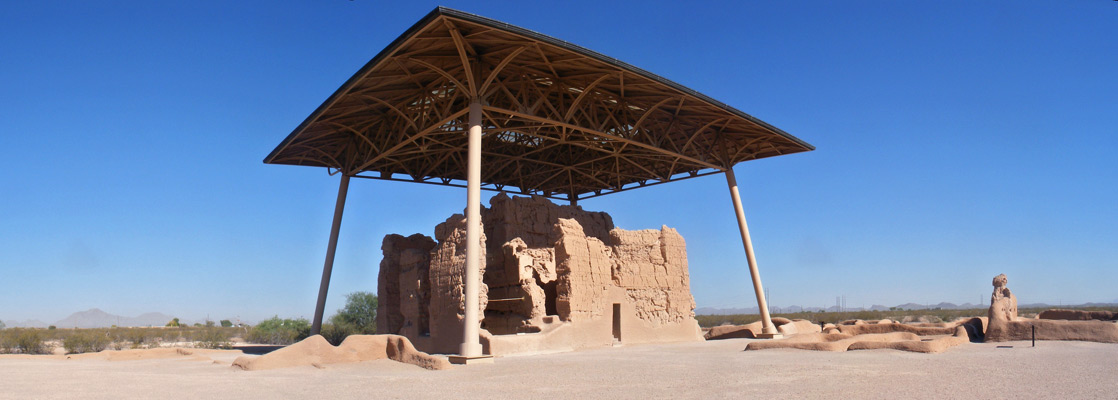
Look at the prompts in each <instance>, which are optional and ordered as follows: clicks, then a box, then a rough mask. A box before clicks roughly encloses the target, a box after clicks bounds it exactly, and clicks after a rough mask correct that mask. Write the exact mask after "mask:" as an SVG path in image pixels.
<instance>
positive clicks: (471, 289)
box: [459, 98, 481, 357]
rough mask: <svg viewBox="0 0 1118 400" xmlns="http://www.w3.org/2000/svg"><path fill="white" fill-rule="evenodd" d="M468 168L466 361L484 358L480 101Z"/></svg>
mask: <svg viewBox="0 0 1118 400" xmlns="http://www.w3.org/2000/svg"><path fill="white" fill-rule="evenodd" d="M469 135H470V136H469V151H468V156H467V159H468V164H469V165H468V168H467V171H466V180H467V182H466V278H465V279H466V282H465V286H466V290H465V293H464V295H465V299H464V301H465V302H466V317H465V321H464V323H465V329H463V333H462V347H461V350H460V352H459V354H460V355H462V356H463V357H478V356H481V340H480V339H479V332H478V330H479V329H480V326H481V324H480V322H479V320H478V309H479V308H481V305H480V304H479V299H478V290H479V288H478V282H479V281H480V280H481V279H479V277H478V269H479V268H478V262H479V261H480V257H481V99H478V98H474V99H472V100H471V101H470V134H469Z"/></svg>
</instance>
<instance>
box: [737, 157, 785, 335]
mask: <svg viewBox="0 0 1118 400" xmlns="http://www.w3.org/2000/svg"><path fill="white" fill-rule="evenodd" d="M726 183H727V184H728V185H729V186H730V198H731V199H733V201H734V212H735V213H737V217H738V228H740V230H741V243H742V245H743V246H745V258H746V261H747V262H748V263H749V275H750V277H751V278H752V279H753V292H754V293H755V294H756V295H757V308H758V309H760V311H761V324H762V329H761V330H762V335H764V336H763V337H769V338H771V337H779V336H780V333H778V332H777V330H776V327H775V326H773V321H772V318H769V305H768V303H766V302H765V292H764V290H765V289H764V288H762V287H761V274H760V273H759V272H757V259H756V257H754V256H753V241H752V240H751V239H750V238H749V226H748V225H746V223H745V210H743V209H742V206H741V195H740V194H738V181H737V178H735V177H734V169H733V168H727V169H726Z"/></svg>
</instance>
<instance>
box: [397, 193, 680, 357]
mask: <svg viewBox="0 0 1118 400" xmlns="http://www.w3.org/2000/svg"><path fill="white" fill-rule="evenodd" d="M490 205H491V207H490V208H483V209H482V221H483V228H482V231H483V232H484V236H483V238H482V248H483V249H484V253H485V254H484V255H483V257H484V261H485V262H484V263H482V268H483V270H482V273H481V276H482V285H481V290H480V299H479V300H480V302H481V309H482V310H484V315H483V316H482V318H483V320H482V322H481V323H482V328H483V346H484V347H485V348H486V350H487V351H488V352H490V353H491V354H507V353H512V352H525V351H545V350H562V349H575V348H583V347H593V346H604V345H611V344H613V343H615V342H617V341H620V342H626V343H629V342H631V343H639V342H653V341H681V340H702V339H701V331H700V329H699V327H698V323H697V322H695V319H694V308H695V302H694V299H693V297H692V296H691V291H690V280H689V277H688V271H687V251H686V244H685V242H684V240H683V237H682V236H680V235H679V233H678V232H676V231H675V230H674V229H671V228H668V227H661V228H660V229H659V230H654V229H648V230H641V231H626V230H623V229H617V228H614V227H613V221H612V219H611V218H610V216H609V215H608V214H606V213H603V212H588V211H583V210H582V209H581V208H580V207H574V206H563V205H556V204H553V203H551V202H550V201H548V200H547V199H544V198H531V197H515V198H510V197H508V196H506V195H504V194H498V195H497V196H495V197H494V198H493V199H491V200H490ZM464 225H465V218H464V217H463V216H462V215H459V214H456V215H454V216H451V217H450V218H449V219H447V221H446V222H444V223H442V224H439V226H438V227H436V229H435V237H436V239H437V240H438V242H437V244H435V245H434V246H433V247H431V248H430V252H429V254H430V256H429V257H428V260H427V262H428V265H427V268H426V271H427V275H428V276H427V280H426V282H428V283H427V286H426V287H427V291H426V292H423V287H424V284H423V282H424V280H423V278H422V277H419V276H416V275H415V274H414V272H410V271H423V270H424V268H422V267H416V266H408V265H410V264H408V265H404V264H400V265H396V264H397V263H401V262H403V261H405V260H407V261H416V262H420V263H422V261H417V259H416V258H414V257H410V256H404V255H403V254H400V253H401V252H414V251H417V250H421V249H422V248H423V246H426V245H427V244H429V243H433V242H431V241H429V240H430V239H428V242H424V241H422V240H419V239H412V238H415V237H416V236H422V235H413V236H412V237H409V238H408V239H409V240H410V242H409V245H401V244H398V243H399V241H400V239H392V240H393V243H392V245H391V246H390V245H389V241H390V238H392V237H393V236H395V237H399V236H398V235H390V236H389V237H387V238H385V243H386V244H385V246H383V249H384V251H385V256H384V260H385V261H383V262H382V267H381V268H382V270H381V279H380V285H379V293H380V295H381V298H382V300H381V302H380V304H381V308H380V309H379V310H378V311H379V312H380V313H381V314H384V315H385V317H384V319H385V320H386V321H388V322H387V323H386V324H384V325H378V326H383V327H384V330H383V331H382V332H383V333H398V334H401V335H404V336H407V337H408V338H409V339H411V340H412V341H413V342H414V343H415V344H416V346H417V347H418V348H420V349H423V350H425V351H433V352H443V353H454V352H457V348H458V345H459V344H460V343H461V334H462V321H463V314H464V309H465V307H464V303H463V299H462V293H463V285H462V277H463V275H464V266H465V254H464V253H465V251H464V246H463V244H464V240H465V226H464ZM413 242H414V243H421V244H422V245H415V244H414V243H413ZM405 273H411V274H412V275H407V276H405V275H404V274H405ZM393 276H397V277H396V278H393ZM393 279H395V281H394V280H393ZM397 287H398V288H397ZM394 288H395V289H394ZM385 296H387V297H390V298H391V299H386V298H385ZM415 301H420V302H422V301H426V306H425V307H424V306H414V307H410V308H406V307H404V305H406V304H412V303H409V302H413V303H414V302H415ZM405 308H406V309H405ZM423 312H425V313H426V314H421V313H423ZM393 318H396V319H401V320H403V321H418V320H422V319H424V318H426V319H427V320H428V322H429V324H428V326H429V327H430V329H429V331H428V333H429V336H427V335H424V334H423V331H422V330H417V329H414V328H412V329H409V328H408V327H409V326H419V325H420V324H419V323H418V322H412V323H411V324H410V325H409V324H407V323H396V324H394V323H392V322H391V321H393ZM378 322H379V321H378ZM517 334H520V335H517ZM413 335H414V337H413Z"/></svg>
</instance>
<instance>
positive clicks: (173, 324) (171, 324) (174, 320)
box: [167, 317, 182, 328]
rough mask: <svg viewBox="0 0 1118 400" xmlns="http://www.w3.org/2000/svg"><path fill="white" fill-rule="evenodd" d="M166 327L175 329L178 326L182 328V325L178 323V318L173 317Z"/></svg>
mask: <svg viewBox="0 0 1118 400" xmlns="http://www.w3.org/2000/svg"><path fill="white" fill-rule="evenodd" d="M167 326H169V327H172V328H177V327H179V326H182V324H180V323H179V319H178V317H175V318H171V322H168V323H167Z"/></svg>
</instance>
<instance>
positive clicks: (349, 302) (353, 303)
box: [330, 292, 377, 334]
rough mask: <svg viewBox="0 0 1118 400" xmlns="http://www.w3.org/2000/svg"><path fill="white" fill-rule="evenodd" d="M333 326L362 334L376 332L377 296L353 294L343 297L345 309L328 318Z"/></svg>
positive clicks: (365, 293)
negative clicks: (348, 328) (349, 327)
mask: <svg viewBox="0 0 1118 400" xmlns="http://www.w3.org/2000/svg"><path fill="white" fill-rule="evenodd" d="M330 322H331V323H333V324H334V325H348V326H351V327H353V328H354V331H356V332H357V333H362V334H374V333H376V332H377V296H376V295H375V294H372V293H369V292H353V293H350V294H347V295H346V296H345V307H342V309H340V310H338V313H337V314H335V315H334V316H333V317H330Z"/></svg>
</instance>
